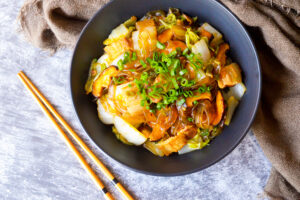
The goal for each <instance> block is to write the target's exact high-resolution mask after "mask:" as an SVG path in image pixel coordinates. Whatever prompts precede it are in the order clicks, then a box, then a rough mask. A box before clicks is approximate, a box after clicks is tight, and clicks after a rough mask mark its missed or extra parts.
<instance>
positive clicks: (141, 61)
mask: <svg viewBox="0 0 300 200" xmlns="http://www.w3.org/2000/svg"><path fill="white" fill-rule="evenodd" d="M140 63H141V65H142V66H143V67H144V68H146V67H147V65H146V63H145V62H144V61H143V60H140Z"/></svg>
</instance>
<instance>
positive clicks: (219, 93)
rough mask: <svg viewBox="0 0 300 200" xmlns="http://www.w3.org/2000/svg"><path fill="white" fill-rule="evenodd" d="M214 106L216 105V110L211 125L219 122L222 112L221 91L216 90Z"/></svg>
mask: <svg viewBox="0 0 300 200" xmlns="http://www.w3.org/2000/svg"><path fill="white" fill-rule="evenodd" d="M216 107H217V112H216V117H215V119H214V121H213V122H212V125H214V126H215V125H217V124H218V123H220V121H221V119H222V116H223V113H224V99H223V96H222V93H221V92H220V91H218V93H217V97H216Z"/></svg>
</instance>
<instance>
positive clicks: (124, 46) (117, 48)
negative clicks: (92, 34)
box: [104, 38, 132, 60]
mask: <svg viewBox="0 0 300 200" xmlns="http://www.w3.org/2000/svg"><path fill="white" fill-rule="evenodd" d="M131 49H132V47H131V44H130V43H129V41H128V40H127V39H126V38H122V39H119V40H117V41H116V42H113V43H111V44H110V45H108V46H106V47H104V51H105V52H106V53H107V54H108V56H109V58H110V59H111V60H114V59H116V58H117V57H118V56H120V55H121V54H123V53H124V52H126V51H130V50H131Z"/></svg>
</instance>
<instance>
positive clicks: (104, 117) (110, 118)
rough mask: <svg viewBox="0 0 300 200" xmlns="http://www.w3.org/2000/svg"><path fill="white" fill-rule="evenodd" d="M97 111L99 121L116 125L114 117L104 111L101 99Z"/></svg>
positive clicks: (98, 101)
mask: <svg viewBox="0 0 300 200" xmlns="http://www.w3.org/2000/svg"><path fill="white" fill-rule="evenodd" d="M97 110H98V116H99V119H100V120H101V121H102V122H103V123H104V124H114V115H113V114H112V113H109V112H107V111H106V110H105V109H104V107H103V105H102V103H101V100H100V99H98V100H97Z"/></svg>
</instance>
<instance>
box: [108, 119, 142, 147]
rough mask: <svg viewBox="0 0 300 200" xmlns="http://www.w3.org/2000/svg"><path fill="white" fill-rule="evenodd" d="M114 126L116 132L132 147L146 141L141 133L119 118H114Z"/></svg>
mask: <svg viewBox="0 0 300 200" xmlns="http://www.w3.org/2000/svg"><path fill="white" fill-rule="evenodd" d="M114 124H115V127H116V129H117V131H118V132H119V133H120V134H121V135H122V136H123V137H124V138H125V139H126V140H127V141H128V142H130V143H132V144H134V145H141V144H143V143H144V142H145V141H146V140H147V138H146V137H145V136H144V135H143V134H142V133H141V132H139V131H138V130H137V129H136V128H135V127H134V126H132V125H131V124H129V123H128V122H126V121H125V120H124V119H122V118H121V117H119V116H115V118H114Z"/></svg>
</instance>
